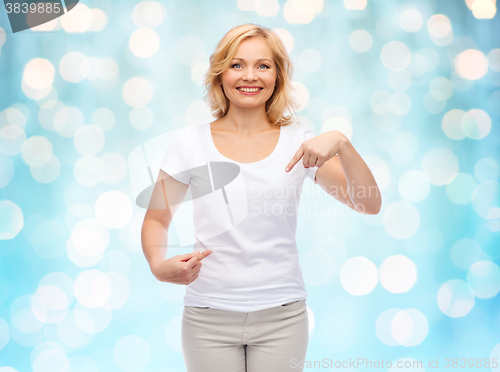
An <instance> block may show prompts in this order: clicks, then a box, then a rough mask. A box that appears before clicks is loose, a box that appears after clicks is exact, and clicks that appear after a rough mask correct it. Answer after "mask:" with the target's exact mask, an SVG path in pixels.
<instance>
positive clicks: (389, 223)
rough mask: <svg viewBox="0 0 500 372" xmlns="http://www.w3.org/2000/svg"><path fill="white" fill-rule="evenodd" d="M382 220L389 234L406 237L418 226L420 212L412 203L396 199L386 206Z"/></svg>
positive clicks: (395, 236)
mask: <svg viewBox="0 0 500 372" xmlns="http://www.w3.org/2000/svg"><path fill="white" fill-rule="evenodd" d="M383 221H384V228H385V230H386V231H387V233H388V234H389V235H391V236H392V237H394V238H396V239H408V238H410V237H412V236H413V235H414V234H415V233H416V232H417V230H418V229H419V227H420V213H419V211H418V209H417V208H416V207H415V206H414V205H413V204H411V203H409V202H407V201H398V202H394V203H392V204H390V205H389V206H387V208H386V209H385V211H384V215H383Z"/></svg>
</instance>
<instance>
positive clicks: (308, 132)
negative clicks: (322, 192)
mask: <svg viewBox="0 0 500 372" xmlns="http://www.w3.org/2000/svg"><path fill="white" fill-rule="evenodd" d="M302 128H303V132H304V141H306V140H308V139H310V138H313V137H316V133H314V131H313V130H312V129H311V128H309V127H308V126H307V125H305V124H302ZM318 169H319V168H318V167H311V168H306V177H309V178H310V179H311V180H313V182H314V183H315V184H317V182H316V181H315V180H314V178H315V177H316V171H317V170H318Z"/></svg>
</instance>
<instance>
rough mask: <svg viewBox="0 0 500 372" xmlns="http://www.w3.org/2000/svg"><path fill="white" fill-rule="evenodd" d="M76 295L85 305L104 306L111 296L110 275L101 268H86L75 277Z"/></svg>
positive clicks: (91, 306)
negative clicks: (100, 269)
mask: <svg viewBox="0 0 500 372" xmlns="http://www.w3.org/2000/svg"><path fill="white" fill-rule="evenodd" d="M74 291H75V297H76V299H77V300H78V302H80V303H81V304H82V305H83V306H85V307H89V308H96V307H100V306H103V305H104V304H105V303H106V302H107V301H108V299H109V298H110V296H111V283H110V281H109V278H108V276H107V275H106V274H105V273H103V272H101V271H99V270H95V269H93V270H86V271H83V272H81V273H80V274H79V275H78V276H77V277H76V279H75V284H74Z"/></svg>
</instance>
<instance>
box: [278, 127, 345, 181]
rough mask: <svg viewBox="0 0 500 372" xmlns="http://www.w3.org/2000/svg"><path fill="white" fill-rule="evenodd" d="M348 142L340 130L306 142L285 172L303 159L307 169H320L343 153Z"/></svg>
mask: <svg viewBox="0 0 500 372" xmlns="http://www.w3.org/2000/svg"><path fill="white" fill-rule="evenodd" d="M346 141H348V139H347V137H346V136H345V135H344V134H343V133H342V132H339V131H338V130H330V131H328V132H325V133H322V134H318V135H317V136H316V137H313V138H309V139H308V140H305V141H304V142H302V145H300V147H299V149H298V150H297V152H296V153H295V155H294V156H293V158H292V160H290V163H288V165H287V167H286V169H285V172H289V171H290V170H292V168H293V167H294V166H295V164H297V162H298V161H299V160H300V159H301V158H303V160H302V163H303V164H304V167H305V168H309V167H318V168H320V167H321V166H323V164H325V162H327V161H328V160H330V159H331V158H333V157H334V156H335V155H336V154H338V153H340V152H341V151H342V146H343V145H344V143H346Z"/></svg>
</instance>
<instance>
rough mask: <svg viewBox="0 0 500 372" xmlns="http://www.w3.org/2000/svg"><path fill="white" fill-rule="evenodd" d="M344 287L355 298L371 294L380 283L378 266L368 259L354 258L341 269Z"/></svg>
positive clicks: (341, 281) (341, 280)
mask: <svg viewBox="0 0 500 372" xmlns="http://www.w3.org/2000/svg"><path fill="white" fill-rule="evenodd" d="M339 275H340V283H341V284H342V287H343V288H344V289H345V290H346V291H347V292H349V293H350V294H352V295H354V296H362V295H365V294H368V293H370V292H371V291H372V290H373V288H375V286H376V285H377V283H378V277H377V266H375V264H374V263H373V262H372V261H370V260H369V259H368V258H366V257H362V256H359V257H353V258H350V259H348V260H347V261H345V262H344V264H343V265H342V267H341V269H340V273H339Z"/></svg>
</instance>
